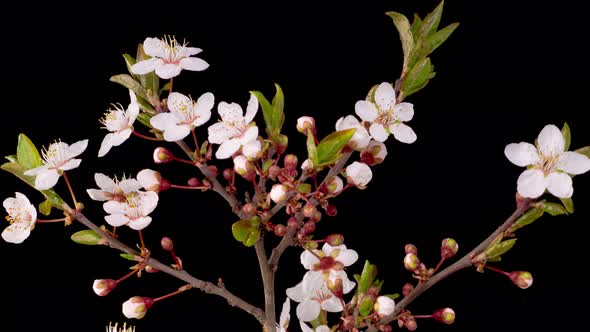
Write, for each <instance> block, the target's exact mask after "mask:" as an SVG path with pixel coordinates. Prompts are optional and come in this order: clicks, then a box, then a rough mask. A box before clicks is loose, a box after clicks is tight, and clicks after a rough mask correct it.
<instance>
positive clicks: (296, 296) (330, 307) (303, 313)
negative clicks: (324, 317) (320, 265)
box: [287, 282, 343, 322]
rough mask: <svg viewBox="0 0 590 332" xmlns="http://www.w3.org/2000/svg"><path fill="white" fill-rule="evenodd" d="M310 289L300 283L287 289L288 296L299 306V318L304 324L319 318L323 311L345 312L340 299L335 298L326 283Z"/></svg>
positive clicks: (297, 310)
mask: <svg viewBox="0 0 590 332" xmlns="http://www.w3.org/2000/svg"><path fill="white" fill-rule="evenodd" d="M315 286H317V285H313V287H309V286H306V285H304V283H303V282H300V283H299V284H297V285H296V286H295V287H291V288H288V289H287V296H288V297H289V298H291V300H293V301H295V302H299V304H298V305H297V309H296V312H297V318H299V320H300V321H302V322H310V321H312V320H314V319H316V318H317V317H318V315H319V314H320V311H321V310H326V311H329V312H340V311H342V310H343V308H342V303H341V302H340V299H339V298H337V297H336V296H334V294H332V292H331V291H330V290H329V289H328V287H326V285H325V283H324V284H321V285H319V286H318V287H315Z"/></svg>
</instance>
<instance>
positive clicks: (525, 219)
mask: <svg viewBox="0 0 590 332" xmlns="http://www.w3.org/2000/svg"><path fill="white" fill-rule="evenodd" d="M544 212H545V211H543V209H539V208H536V207H534V208H530V209H529V210H528V211H527V212H525V214H523V215H522V216H521V217H520V218H518V219H517V220H516V221H515V222H514V224H512V226H510V228H509V231H510V232H514V231H515V230H517V229H519V228H523V227H524V226H526V225H529V224H531V223H532V222H533V221H535V220H537V219H539V218H540V217H541V216H542V215H543V213H544Z"/></svg>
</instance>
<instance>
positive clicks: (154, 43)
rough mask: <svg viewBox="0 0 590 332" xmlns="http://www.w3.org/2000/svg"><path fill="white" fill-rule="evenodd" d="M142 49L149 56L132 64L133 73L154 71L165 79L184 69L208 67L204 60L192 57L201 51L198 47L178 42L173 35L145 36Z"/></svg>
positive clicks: (200, 69)
mask: <svg viewBox="0 0 590 332" xmlns="http://www.w3.org/2000/svg"><path fill="white" fill-rule="evenodd" d="M143 51H144V52H145V54H147V55H149V56H151V58H150V59H147V60H142V61H140V62H138V63H136V64H134V65H133V66H131V71H132V72H133V73H134V74H138V75H143V74H147V73H150V72H152V71H154V70H155V71H156V75H158V76H159V77H160V78H163V79H165V80H167V79H170V78H173V77H176V76H178V75H179V74H180V72H181V71H182V70H183V69H184V70H192V71H203V70H205V69H207V68H208V67H209V64H208V63H207V62H205V60H203V59H200V58H195V57H192V56H191V55H196V54H199V53H201V51H202V50H201V49H200V48H196V47H188V44H187V43H186V42H185V43H182V44H180V43H179V42H178V41H177V40H176V38H174V37H164V39H159V38H150V37H148V38H146V39H145V41H144V42H143Z"/></svg>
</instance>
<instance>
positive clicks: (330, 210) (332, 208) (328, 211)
mask: <svg viewBox="0 0 590 332" xmlns="http://www.w3.org/2000/svg"><path fill="white" fill-rule="evenodd" d="M326 214H327V215H329V216H330V217H334V216H335V215H337V214H338V209H337V208H336V206H335V205H334V204H328V206H326Z"/></svg>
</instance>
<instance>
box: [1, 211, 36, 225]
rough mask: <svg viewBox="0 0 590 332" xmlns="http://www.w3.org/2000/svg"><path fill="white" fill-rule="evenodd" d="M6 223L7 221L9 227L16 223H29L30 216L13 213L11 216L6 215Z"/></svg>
mask: <svg viewBox="0 0 590 332" xmlns="http://www.w3.org/2000/svg"><path fill="white" fill-rule="evenodd" d="M5 218H6V221H8V222H9V223H10V224H11V225H12V224H14V223H15V222H16V223H22V222H24V223H27V224H28V223H30V222H31V215H30V214H28V213H14V214H13V215H7V216H6V217H5Z"/></svg>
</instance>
